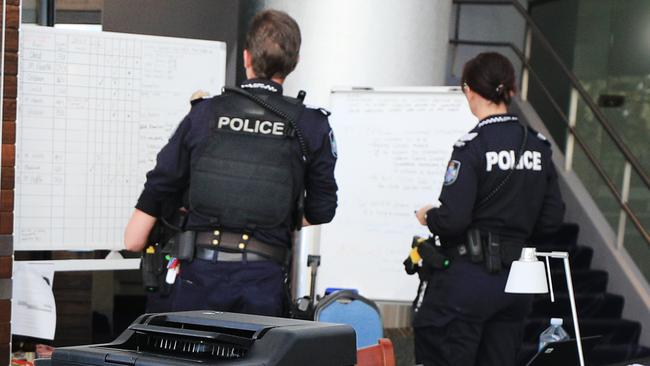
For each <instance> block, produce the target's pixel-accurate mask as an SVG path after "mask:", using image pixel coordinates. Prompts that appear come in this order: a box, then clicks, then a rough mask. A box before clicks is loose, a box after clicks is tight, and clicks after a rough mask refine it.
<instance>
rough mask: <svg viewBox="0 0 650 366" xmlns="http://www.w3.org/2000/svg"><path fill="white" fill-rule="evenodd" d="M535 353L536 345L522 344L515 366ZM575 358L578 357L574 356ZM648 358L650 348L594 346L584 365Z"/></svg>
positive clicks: (608, 363)
mask: <svg viewBox="0 0 650 366" xmlns="http://www.w3.org/2000/svg"><path fill="white" fill-rule="evenodd" d="M535 353H537V344H532V343H527V344H523V345H522V347H521V349H520V350H519V354H518V355H517V365H519V366H524V365H526V364H527V363H528V361H530V359H531V358H533V356H534V355H535ZM576 357H578V356H577V355H576ZM646 357H650V348H647V347H643V346H639V345H637V344H613V345H611V344H604V343H603V342H601V343H600V344H598V345H596V346H595V347H594V349H593V350H592V351H591V353H586V354H585V364H587V365H590V366H606V365H612V364H617V363H623V362H625V361H629V362H632V361H634V360H637V359H641V358H646Z"/></svg>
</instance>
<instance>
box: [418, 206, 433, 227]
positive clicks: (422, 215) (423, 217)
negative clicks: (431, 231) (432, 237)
mask: <svg viewBox="0 0 650 366" xmlns="http://www.w3.org/2000/svg"><path fill="white" fill-rule="evenodd" d="M434 207H435V206H434V205H432V204H428V205H425V206H423V207H422V208H420V209H419V210H417V211H416V212H415V217H417V219H418V221H419V222H420V225H425V226H426V224H427V212H428V211H429V210H430V209H432V208H434Z"/></svg>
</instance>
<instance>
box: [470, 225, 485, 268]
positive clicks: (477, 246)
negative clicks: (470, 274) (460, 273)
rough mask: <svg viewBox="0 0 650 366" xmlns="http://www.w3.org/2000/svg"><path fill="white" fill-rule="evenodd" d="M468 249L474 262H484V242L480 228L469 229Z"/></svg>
mask: <svg viewBox="0 0 650 366" xmlns="http://www.w3.org/2000/svg"><path fill="white" fill-rule="evenodd" d="M467 251H468V252H469V259H470V260H471V261H472V263H481V262H483V259H484V258H483V244H482V242H481V231H480V230H479V229H470V230H467Z"/></svg>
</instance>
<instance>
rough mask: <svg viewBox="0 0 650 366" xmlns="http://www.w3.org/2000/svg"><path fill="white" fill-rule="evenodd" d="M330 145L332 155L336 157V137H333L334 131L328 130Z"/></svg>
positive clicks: (337, 155)
mask: <svg viewBox="0 0 650 366" xmlns="http://www.w3.org/2000/svg"><path fill="white" fill-rule="evenodd" d="M330 146H331V147H332V155H334V157H335V158H337V159H338V157H339V153H338V149H337V146H336V139H335V138H334V131H333V130H330Z"/></svg>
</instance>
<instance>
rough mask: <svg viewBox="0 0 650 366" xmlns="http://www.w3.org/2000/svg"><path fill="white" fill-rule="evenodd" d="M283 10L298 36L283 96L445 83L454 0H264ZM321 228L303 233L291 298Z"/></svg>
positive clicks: (320, 101)
mask: <svg viewBox="0 0 650 366" xmlns="http://www.w3.org/2000/svg"><path fill="white" fill-rule="evenodd" d="M261 3H262V4H263V7H264V8H266V9H268V8H272V9H278V10H283V11H285V12H287V13H288V14H289V15H291V16H292V17H293V18H294V19H295V20H296V21H297V22H298V24H299V26H300V30H301V33H302V47H301V51H300V62H299V63H298V66H297V68H296V70H295V71H294V72H293V73H292V74H291V75H290V76H289V77H288V78H287V80H286V82H285V85H284V87H285V94H286V95H290V96H295V95H296V94H297V93H298V91H299V90H301V89H303V90H305V91H307V98H306V99H305V102H306V103H307V104H312V105H318V106H323V107H326V108H327V107H328V106H329V94H330V90H331V89H332V88H333V87H336V86H359V87H385V86H422V85H444V81H445V75H446V70H445V69H446V63H447V53H448V52H447V51H448V48H449V46H448V41H449V29H450V22H451V21H452V4H451V0H399V1H398V0H327V1H323V0H262V2H261ZM319 238H320V230H319V229H318V227H316V228H306V229H303V230H302V232H301V235H299V240H298V242H297V243H296V246H295V247H294V248H295V251H294V269H293V292H294V294H293V295H294V296H296V297H299V296H302V295H306V294H307V293H308V291H309V271H308V269H307V267H306V264H307V255H308V254H316V253H318V252H319V245H320V242H319Z"/></svg>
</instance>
